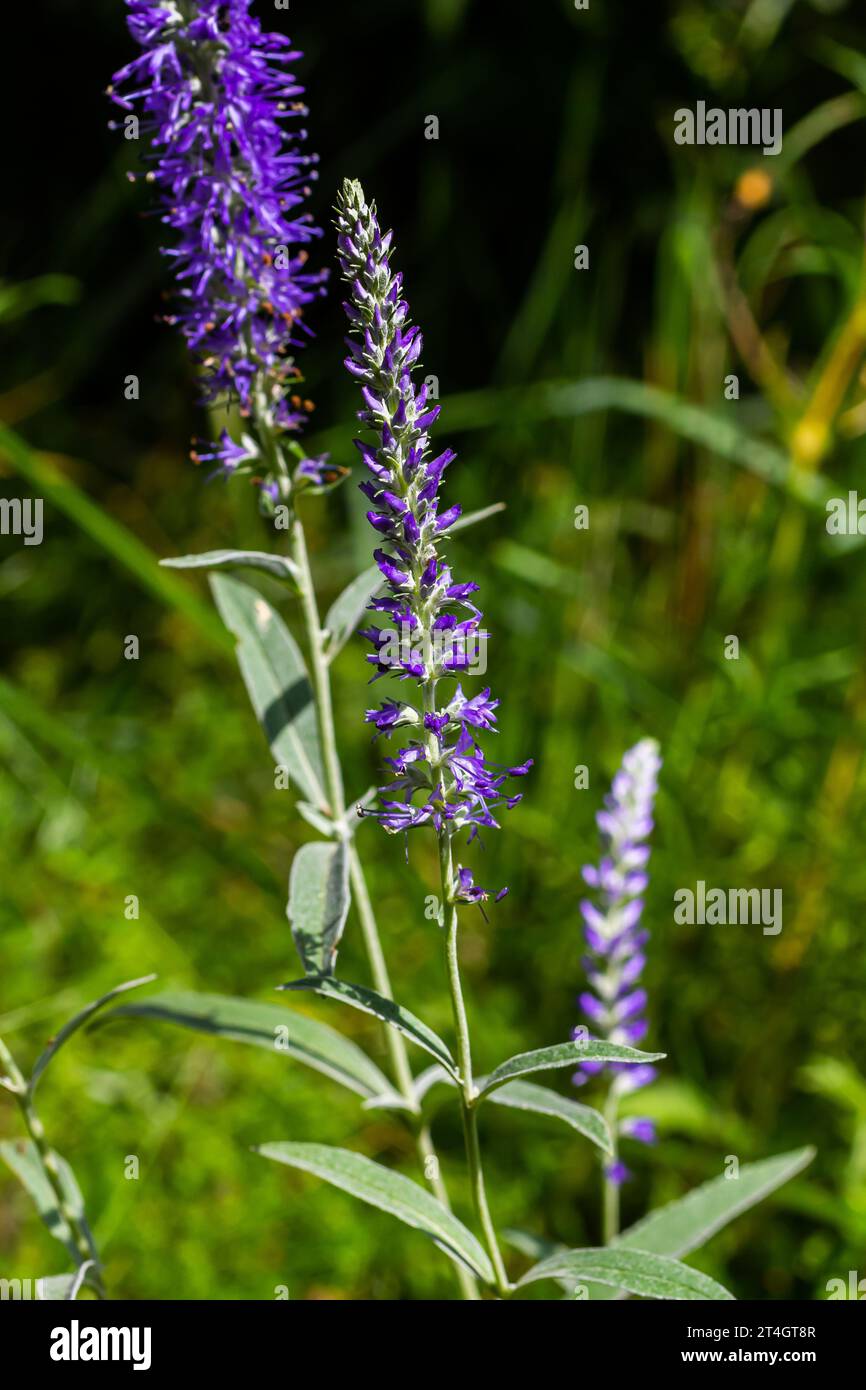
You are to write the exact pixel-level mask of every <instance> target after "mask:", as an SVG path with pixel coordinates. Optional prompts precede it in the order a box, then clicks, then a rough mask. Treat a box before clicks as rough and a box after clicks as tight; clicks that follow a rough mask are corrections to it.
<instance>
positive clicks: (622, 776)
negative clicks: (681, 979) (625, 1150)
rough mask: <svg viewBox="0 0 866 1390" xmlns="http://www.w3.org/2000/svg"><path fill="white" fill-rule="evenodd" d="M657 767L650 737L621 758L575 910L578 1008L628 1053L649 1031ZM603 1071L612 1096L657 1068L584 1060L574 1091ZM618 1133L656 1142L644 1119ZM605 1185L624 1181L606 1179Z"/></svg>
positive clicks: (579, 1032) (595, 1032) (595, 1029)
mask: <svg viewBox="0 0 866 1390" xmlns="http://www.w3.org/2000/svg"><path fill="white" fill-rule="evenodd" d="M660 768H661V758H660V756H659V747H658V744H657V743H656V741H655V739H650V738H645V739H642V740H641V741H640V743H637V744H635V746H634V748H630V749H629V751H628V752H627V753H626V754H625V756H624V758H623V760H622V766H621V768H620V769H619V771H618V772H617V774H616V776H615V777H614V779H613V784H612V786H611V790H610V793H609V795H608V796H607V797H606V798H605V804H604V809H603V810H602V811H599V813H598V815H597V817H596V821H597V824H598V827H599V830H600V831H601V835H602V841H603V854H602V858H601V861H600V863H599V864H598V865H587V866H586V867H585V868H584V870H583V877H584V880H585V882H586V883H587V884H588V885H589V886H590V887H591V888H593V889H594V890H596V902H593V901H591V900H589V899H584V900H583V901H582V902H581V904H580V911H581V915H582V917H583V922H584V935H585V939H586V944H587V948H588V953H587V956H586V957H585V959H584V967H585V970H586V977H587V982H588V984H589V989H588V990H585V991H584V992H583V993H582V994H581V995H580V996H579V997H578V1003H579V1005H580V1008H581V1012H582V1013H583V1015H584V1018H585V1019H586V1021H587V1024H588V1025H589V1030H590V1033H591V1034H592V1036H593V1037H597V1038H603V1039H606V1040H607V1041H608V1042H613V1043H620V1044H625V1045H627V1046H632V1047H634V1046H636V1045H637V1044H638V1043H640V1042H641V1041H642V1040H643V1038H644V1037H645V1035H646V1033H647V1030H648V1027H649V1025H648V1023H647V1020H646V1018H645V1011H646V1005H647V994H646V990H645V989H643V988H642V987H641V985H640V978H641V975H642V973H643V968H644V965H645V963H646V955H645V951H644V947H645V946H646V943H647V941H648V939H649V932H647V931H646V930H644V929H643V928H642V927H641V915H642V913H643V898H642V897H641V896H640V894H642V893H643V892H644V891H645V889H646V887H647V884H648V882H649V879H648V876H647V873H646V866H647V863H648V861H649V854H650V851H649V845H647V844H646V843H645V841H646V840H647V839H648V837H649V835H650V833H651V831H652V828H653V820H652V814H653V803H654V801H655V795H656V791H657V790H658V774H659V769H660ZM585 1031H586V1030H585V1029H584V1028H578V1029H575V1034H574V1036H576V1037H580V1036H584V1035H585ZM601 1072H604V1073H607V1075H608V1076H610V1077H611V1078H612V1089H613V1091H614V1093H615V1096H617V1097H618V1096H621V1095H623V1094H624V1093H625V1092H626V1091H634V1090H637V1089H639V1088H640V1087H641V1086H646V1085H647V1084H648V1083H649V1082H650V1081H652V1080H653V1078H654V1077H655V1075H656V1072H655V1068H654V1067H652V1066H649V1065H645V1064H644V1065H639V1066H632V1065H630V1064H625V1063H623V1064H618V1063H613V1062H608V1063H604V1062H583V1063H581V1067H580V1070H579V1071H578V1072H577V1073H576V1074H575V1076H574V1077H573V1078H572V1080H573V1081H574V1084H575V1085H577V1086H580V1085H583V1084H584V1082H585V1081H586V1080H587V1078H588V1077H590V1076H594V1075H598V1074H599V1073H601ZM619 1133H620V1134H622V1135H624V1136H625V1137H627V1138H632V1139H638V1140H640V1141H641V1142H643V1143H652V1142H653V1141H654V1139H655V1132H654V1129H653V1126H652V1123H651V1122H650V1121H649V1120H644V1119H628V1120H624V1121H623V1122H622V1124H621V1125H620V1127H619ZM614 1166H617V1165H614ZM619 1166H621V1165H619ZM611 1181H614V1182H621V1181H624V1178H622V1177H621V1176H620V1177H611Z"/></svg>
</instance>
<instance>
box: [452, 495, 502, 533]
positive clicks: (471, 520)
mask: <svg viewBox="0 0 866 1390" xmlns="http://www.w3.org/2000/svg"><path fill="white" fill-rule="evenodd" d="M504 511H505V503H504V502H491V504H490V506H489V507H479V509H478V511H477V512H464V513H463V515H462V516H458V518H457V520H456V521H455V522H453V523H452V525H451V526H449V528H448V534H449V535H451V536H453V535H454V532H455V531H466V530H467V529H468V528H469V527H470V526H477V524H478V522H479V521H486V520H487V519H488V517H491V516H496V514H497V512H504Z"/></svg>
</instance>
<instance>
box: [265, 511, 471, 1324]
mask: <svg viewBox="0 0 866 1390" xmlns="http://www.w3.org/2000/svg"><path fill="white" fill-rule="evenodd" d="M292 558H293V560H294V562H295V564H296V565H297V567H298V575H299V578H298V585H299V588H300V596H301V608H302V611H303V617H304V628H305V632H306V637H307V647H308V650H309V656H310V668H311V672H310V673H311V678H312V682H313V689H314V692H315V696H316V711H317V719H318V728H319V738H320V740H321V744H322V756H323V759H324V763H325V778H326V781H327V788H326V791H327V795H328V800H329V802H330V807H331V815H332V817H333V819H334V820H335V821H336V822H338V823H339V822H341V821H342V822H345V814H346V804H345V793H344V789H343V776H342V770H341V767H340V759H339V754H338V752H337V740H336V731H335V725H334V708H333V701H332V699H331V678H330V673H329V670H328V662H327V659H326V657H325V645H324V643H325V638H324V633H323V632H322V625H321V621H320V618H319V609H318V604H317V602H316V592H315V587H314V583H313V575H312V571H311V569H310V561H309V555H308V552H307V544H306V537H305V535H304V528H303V524H302V522H301V521H300V519H299V518H298V517H295V520H294V522H293V525H292ZM348 849H349V877H350V880H351V885H352V899H353V901H354V903H355V907H356V909H357V912H358V919H359V921H360V924H361V934H362V936H363V938H364V948H365V950H366V953H367V959H368V961H369V964H370V972H371V974H372V976H373V983H374V985H375V987H376V990H377V992H378V993H379V994H381V995H383V996H384V997H385V998H386V999H390V998H392V991H391V980H390V977H389V975H388V967H387V965H386V963H385V955H384V952H383V950H382V942H381V940H380V937H379V929H378V926H377V924H376V917H375V913H374V911H373V904H372V902H371V900H370V893H369V890H368V888H367V882H366V879H365V877H364V870H363V866H362V864H361V859H360V856H359V854H358V851H357V849H356V847H355V845H354V843H351V842H350V843H349V847H348ZM385 1040H386V1043H387V1046H388V1052H389V1054H390V1058H391V1065H392V1067H393V1071H394V1077H395V1079H396V1083H397V1089H398V1091H399V1092H400V1094H401V1096H402V1097H403V1099H404V1100H405V1101H406V1102H407V1103H408V1104H409V1106H410V1109H411V1114H412V1116H413V1119H414V1120H415V1124H414V1130H415V1143H416V1147H417V1149H418V1157H419V1159H420V1161H421V1165H422V1168H423V1170H424V1175H425V1177H426V1178H427V1179H428V1181H429V1182H430V1183H431V1186H432V1187H433V1191H434V1192H435V1194H436V1196H437V1197H438V1199H439V1201H440V1202H441V1203H442V1205H443V1206H445V1207H447V1208H448V1210H449V1211H450V1209H451V1204H450V1202H449V1200H448V1191H447V1188H446V1186H445V1182H444V1180H443V1178H442V1174H441V1171H440V1165H439V1159H438V1156H437V1154H436V1149H435V1147H434V1145H433V1138H432V1135H431V1133H430V1128H429V1126H428V1125H426V1124H419V1123H418V1122H417V1117H418V1113H419V1106H418V1102H417V1100H416V1099H415V1094H414V1089H413V1078H412V1069H411V1067H410V1065H409V1057H408V1054H407V1051H406V1045H405V1043H404V1041H403V1038H402V1035H401V1034H400V1033H398V1032H397V1031H396V1030H395V1029H393V1028H388V1027H386V1028H385ZM455 1273H456V1276H457V1280H458V1283H459V1285H460V1289H461V1292H462V1294H463V1297H464V1298H465V1299H473V1300H474V1299H477V1298H479V1297H480V1295H479V1293H478V1286H477V1284H476V1282H475V1280H474V1278H473V1277H472V1275H471V1274H470V1273H469V1271H468V1270H465V1269H463V1268H462V1267H461V1266H459V1265H458V1266H456V1267H455Z"/></svg>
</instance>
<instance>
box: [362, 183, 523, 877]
mask: <svg viewBox="0 0 866 1390" xmlns="http://www.w3.org/2000/svg"><path fill="white" fill-rule="evenodd" d="M336 212H337V218H336V225H337V232H338V248H339V260H340V266H341V269H342V273H343V277H344V279H345V280H346V281H347V282H348V284H349V286H350V291H349V300H348V302H347V303H346V304H345V306H344V307H345V309H346V313H347V315H348V317H349V320H350V323H351V325H352V331H353V335H354V336H353V337H351V338H349V339H347V343H348V347H349V354H350V355H349V357H348V358H347V359H346V367H347V369H348V371H349V372H350V374H351V375H352V377H354V379H355V380H356V381H357V382H358V384H359V385H360V388H361V395H362V397H363V402H364V409H363V410H362V411H361V412H360V413H359V416H358V418H359V420H360V421H361V423H362V425H364V426H365V427H366V428H367V429H368V430H370V431H373V433H374V437H375V442H373V443H367V442H364V441H362V440H356V441H355V443H356V447H357V448H358V450H359V452H360V454H361V457H362V459H363V460H364V463H365V464H366V467H367V471H368V474H369V477H368V479H367V480H366V481H365V482H363V483H361V485H360V486H361V491H362V492H363V493H364V495H365V496H366V498H367V499H368V501H369V503H370V510H369V511H368V513H367V518H368V520H369V522H370V524H371V526H372V527H373V529H374V530H375V532H376V533H377V536H378V537H379V538H380V540H381V545H380V546H379V547H378V548H377V549H376V550H375V551H374V556H375V559H376V562H377V564H378V566H379V569H380V571H381V573H382V576H383V579H384V581H385V589H386V593H385V596H384V597H382V598H377V599H375V600H374V601H373V603H372V604H371V605H370V606H371V608H372V609H373V610H374V611H375V612H377V613H382V614H385V615H386V617H387V618H388V619H390V626H389V627H387V628H382V627H379V626H377V625H375V624H373V623H371V625H370V626H369V627H368V628H367V629H366V631H365V632H364V633H363V634H362V635H363V636H364V637H366V639H367V640H368V641H369V642H370V644H371V646H372V648H373V652H372V655H370V656H369V657H368V658H367V659H368V661H369V662H370V663H371V664H372V666H373V668H374V675H373V677H372V679H373V680H376V679H378V677H380V676H386V675H388V676H394V677H396V678H397V679H399V680H402V681H411V682H413V683H414V684H415V685H416V686H417V687H418V690H419V699H418V702H417V703H416V704H412V703H406V702H402V701H400V702H398V701H395V700H389V701H386V702H385V703H384V704H382V705H381V706H380V707H379V708H378V709H371V710H368V711H367V715H366V719H367V722H368V723H370V724H371V725H372V726H373V727H374V729H375V731H376V736H378V735H380V734H384V735H389V734H391V733H392V732H393V731H394V730H395V729H398V728H401V729H402V728H405V729H412V730H413V731H414V732H415V733H416V734H417V737H416V738H415V739H413V740H412V741H411V742H409V743H408V744H407V746H406V747H404V748H401V749H400V750H399V751H398V752H397V753H396V754H395V756H394V757H391V758H388V759H386V761H387V763H388V764H389V765H390V767H391V769H392V771H393V774H394V776H393V780H392V781H391V782H390V783H389V784H388V785H387V786H385V787H382V788H380V805H379V807H378V808H377V809H376V810H375V811H373V812H372V813H368V814H373V815H376V816H377V817H378V819H379V821H380V822H381V824H382V825H383V826H384V828H385V829H386V830H389V831H391V832H394V833H396V832H398V831H402V830H411V829H414V828H415V827H417V826H420V825H427V824H432V825H433V826H434V827H435V828H436V830H437V831H441V830H442V828H443V827H446V828H447V829H448V831H449V833H450V832H451V831H454V830H459V829H463V828H468V829H469V831H470V837H469V838H470V839H473V838H474V837H475V835H476V834H477V833H478V831H479V829H480V828H481V827H482V826H486V827H497V828H498V821H497V820H496V813H497V812H498V811H500V809H501V808H502V807H506V808H510V807H513V806H515V805H516V804H517V802H518V801H520V799H521V797H520V794H519V793H515V794H512V793H511V792H510V791H509V790H507V783H508V780H509V778H511V777H519V776H522V775H523V774H524V773H526V772H528V770H529V768H530V766H531V760H530V761H529V762H526V763H524V764H522V765H521V766H519V767H511V768H506V767H499V766H495V765H491V764H489V763H487V762H486V761H485V758H484V753H483V751H482V749H481V747H480V745H479V742H478V734H479V731H481V730H488V731H491V732H495V729H496V714H495V711H496V708H497V706H498V704H499V701H498V700H494V699H491V697H490V690H489V689H485V690H483V691H482V692H481V693H480V694H478V695H475V696H472V697H471V698H470V697H468V696H466V695H465V694H464V692H463V689H462V686H461V685H460V684H459V681H458V683H457V684H456V685H455V686H454V687H452V688H451V689H450V690H449V693H448V695H447V696H445V695H443V694H442V693H441V691H440V682H442V681H443V680H445V679H448V678H451V679H457V678H460V677H462V676H463V675H465V674H471V673H472V672H473V671H477V670H478V668H479V667H481V669H482V670H483V669H485V663H484V659H483V658H484V652H485V643H486V638H487V634H486V633H485V632H483V631H482V629H481V621H482V614H481V612H480V610H479V608H478V607H477V604H476V603H475V602H474V595H475V594H476V593H477V591H478V585H477V584H475V583H473V582H468V583H457V582H455V580H454V578H453V576H452V573H451V569H450V567H449V565H448V564H447V562H446V561H445V560H444V559H443V558H442V548H443V544H444V542H445V540H446V536H447V532H448V529H449V527H451V526H452V525H453V524H454V522H455V521H456V520H457V518H458V516H459V515H460V507H459V506H457V505H453V506H450V507H445V509H444V510H440V504H439V489H440V485H441V482H442V476H443V474H444V472H445V470H446V468H447V467H448V466H449V464H450V463H451V462H452V460H453V459H454V457H455V455H454V453H453V452H452V450H451V449H445V450H443V451H442V452H441V453H439V454H437V455H436V456H435V457H432V456H431V455H432V450H431V448H430V435H429V431H430V427H431V426H432V425H433V424H434V422H435V421H436V419H437V417H438V415H439V406H438V405H431V404H430V403H429V402H428V393H427V388H426V386H421V387H420V388H419V387H418V386H417V385H416V383H415V381H414V380H413V373H414V372H415V371H416V370H417V369H418V366H419V358H420V353H421V333H420V331H419V329H418V328H417V327H415V326H414V325H412V324H411V323H410V320H409V307H408V305H407V304H406V301H405V300H404V299H403V297H402V276H401V275H400V274H395V273H394V272H393V271H392V270H391V267H390V264H389V258H390V254H391V242H392V233H391V232H387V233H384V234H383V233H382V232H381V230H380V228H379V223H378V220H377V216H376V207H375V204H373V203H371V204H368V203H367V202H366V201H365V198H364V192H363V189H362V188H361V185H360V184H359V183H357V182H356V181H353V180H349V179H347V180H346V181H345V183H344V184H343V187H342V190H341V192H340V195H339V197H338V201H337V208H336ZM452 891H453V896H454V899H455V901H461V902H480V901H482V900H483V898H484V897H486V896H487V894H486V893H485V891H484V890H483V889H481V888H479V887H478V886H477V885H476V884H475V882H474V880H473V877H472V874H471V872H470V871H469V870H468V869H462V868H458V870H457V873H456V876H455V882H454V884H453V886H452Z"/></svg>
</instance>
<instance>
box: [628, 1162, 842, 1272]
mask: <svg viewBox="0 0 866 1390" xmlns="http://www.w3.org/2000/svg"><path fill="white" fill-rule="evenodd" d="M814 1157H815V1150H814V1149H809V1148H807V1149H794V1150H792V1151H791V1152H790V1153H786V1154H779V1155H778V1156H777V1157H776V1158H765V1159H762V1160H761V1161H760V1162H759V1163H747V1164H745V1165H744V1166H743V1167H742V1168H741V1169H740V1175H739V1177H738V1178H726V1177H724V1176H722V1177H718V1178H713V1179H712V1180H711V1181H710V1182H705V1183H702V1185H701V1186H700V1187H696V1188H695V1189H694V1191H693V1192H689V1193H688V1194H687V1195H686V1196H685V1197H681V1198H680V1199H679V1200H678V1201H676V1202H671V1203H670V1204H669V1205H668V1206H666V1207H661V1208H660V1209H659V1210H658V1211H653V1212H650V1214H649V1216H645V1217H644V1218H643V1220H642V1221H638V1222H637V1224H636V1225H634V1226H630V1227H629V1229H628V1230H627V1231H624V1232H623V1233H622V1235H621V1236H619V1238H618V1239H617V1240H616V1241H615V1242H614V1244H615V1245H616V1246H617V1247H625V1248H628V1249H635V1250H648V1251H652V1252H654V1253H655V1254H657V1255H672V1256H676V1257H680V1256H682V1255H688V1254H689V1252H690V1251H692V1250H697V1249H699V1247H700V1246H702V1245H704V1244H705V1243H706V1241H708V1240H709V1239H710V1237H711V1236H714V1235H715V1234H716V1232H717V1231H720V1230H721V1229H722V1227H723V1226H727V1224H728V1222H729V1221H733V1220H734V1219H735V1217H737V1216H740V1215H741V1213H742V1212H744V1211H748V1209H749V1207H753V1206H756V1205H757V1203H758V1202H760V1201H763V1199H764V1198H765V1197H767V1196H769V1194H770V1193H771V1192H774V1191H775V1190H776V1188H777V1187H781V1186H782V1184H783V1183H786V1182H788V1181H789V1179H790V1178H793V1177H796V1175H797V1174H798V1173H802V1171H803V1169H804V1168H806V1167H808V1165H809V1164H810V1163H811V1162H812V1159H813V1158H814Z"/></svg>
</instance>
